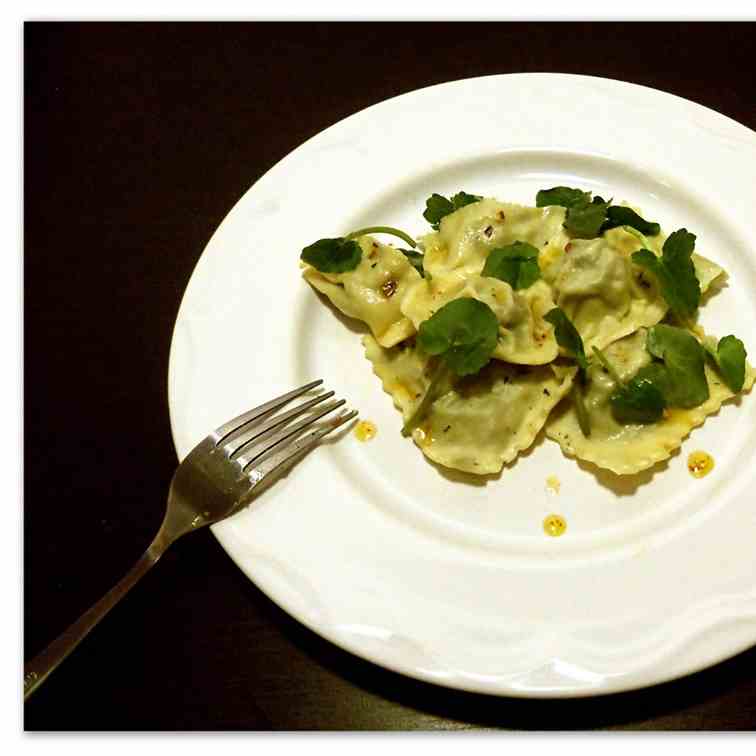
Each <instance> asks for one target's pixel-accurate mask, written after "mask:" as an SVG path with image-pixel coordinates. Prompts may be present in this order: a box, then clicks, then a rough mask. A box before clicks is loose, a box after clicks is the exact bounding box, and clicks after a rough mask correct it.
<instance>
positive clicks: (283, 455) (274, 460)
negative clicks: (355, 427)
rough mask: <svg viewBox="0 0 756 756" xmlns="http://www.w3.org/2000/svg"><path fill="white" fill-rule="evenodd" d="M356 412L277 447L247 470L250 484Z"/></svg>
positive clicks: (344, 415)
mask: <svg viewBox="0 0 756 756" xmlns="http://www.w3.org/2000/svg"><path fill="white" fill-rule="evenodd" d="M358 414H359V413H358V412H357V410H351V412H347V413H346V414H341V415H338V416H337V417H334V418H333V419H331V420H329V421H328V425H327V427H325V428H319V429H317V430H313V431H310V432H309V433H308V434H307V435H305V436H302V437H301V438H298V439H297V440H296V441H293V442H292V443H290V444H286V445H285V446H284V447H283V448H282V449H279V450H278V451H277V452H276V453H275V454H272V455H271V456H269V457H268V458H267V459H264V460H263V461H262V462H261V463H260V464H259V465H255V466H254V467H253V468H252V469H251V470H249V471H248V472H247V475H248V477H249V478H250V480H251V481H252V484H253V485H255V484H257V483H259V482H260V481H261V480H262V479H263V478H266V477H267V476H268V475H270V474H271V473H272V472H273V471H275V470H276V469H278V468H279V467H281V466H282V465H285V464H286V463H287V462H290V461H291V460H292V459H294V457H296V456H297V455H299V454H304V453H305V452H307V451H309V450H310V449H312V447H314V446H315V445H317V443H318V442H319V441H320V440H321V439H322V438H323V437H324V436H327V435H328V434H329V433H331V432H332V431H334V430H336V428H338V427H340V426H342V425H344V423H347V422H349V421H350V420H352V419H353V418H355V417H357V415H358Z"/></svg>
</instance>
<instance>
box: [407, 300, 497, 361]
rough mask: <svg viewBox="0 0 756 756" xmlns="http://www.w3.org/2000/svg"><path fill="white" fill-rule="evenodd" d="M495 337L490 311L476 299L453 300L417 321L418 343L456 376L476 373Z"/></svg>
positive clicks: (495, 321)
mask: <svg viewBox="0 0 756 756" xmlns="http://www.w3.org/2000/svg"><path fill="white" fill-rule="evenodd" d="M498 337H499V321H498V320H497V318H496V315H495V314H494V312H493V310H492V309H491V308H490V307H489V306H488V305H487V304H485V303H483V302H480V301H478V300H477V299H470V298H467V297H465V298H462V299H454V300H452V301H451V302H448V303H447V304H445V305H444V306H443V307H441V308H440V309H439V310H438V311H437V312H436V313H435V314H434V315H432V316H431V317H430V318H428V320H425V321H424V322H422V323H421V324H420V328H419V329H418V334H417V344H418V346H419V347H420V348H421V349H422V350H423V351H424V352H426V353H427V354H431V355H440V356H441V357H442V358H443V360H444V361H445V362H446V364H447V365H448V366H449V367H450V368H451V369H452V371H454V373H456V374H457V375H459V376H462V375H471V374H473V373H477V372H478V371H479V370H480V369H481V368H482V367H483V366H484V365H485V364H486V363H487V362H488V361H489V360H490V359H491V354H492V353H493V351H494V349H495V348H496V342H497V340H498Z"/></svg>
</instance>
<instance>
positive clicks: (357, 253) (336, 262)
mask: <svg viewBox="0 0 756 756" xmlns="http://www.w3.org/2000/svg"><path fill="white" fill-rule="evenodd" d="M300 259H301V260H304V261H305V262H306V263H308V264H309V265H312V267H313V268H317V270H319V271H320V272H321V273H346V272H347V271H349V270H354V269H355V268H356V267H357V266H358V265H359V264H360V260H362V249H361V247H360V245H359V244H357V242H355V241H351V240H347V239H344V238H342V237H338V238H336V239H318V241H316V242H315V243H314V244H310V246H309V247H305V248H304V249H303V250H302V254H301V255H300Z"/></svg>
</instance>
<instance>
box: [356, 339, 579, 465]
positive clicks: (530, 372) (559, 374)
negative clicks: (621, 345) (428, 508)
mask: <svg viewBox="0 0 756 756" xmlns="http://www.w3.org/2000/svg"><path fill="white" fill-rule="evenodd" d="M363 344H364V346H365V355H366V356H367V358H368V359H369V360H370V362H371V363H372V365H373V371H374V372H375V374H376V375H377V376H378V377H379V378H380V379H381V382H382V384H383V388H384V390H385V391H386V392H387V393H389V394H390V395H391V397H392V399H393V400H394V405H395V406H396V407H397V408H398V409H399V410H400V411H401V413H402V416H403V418H404V419H405V420H407V419H408V418H409V417H410V416H411V415H412V412H413V410H414V409H415V407H416V406H417V405H418V403H419V402H420V400H421V398H422V396H423V395H424V393H425V391H426V389H427V388H428V384H429V378H428V374H429V372H430V370H429V360H428V359H427V358H426V357H424V356H423V355H422V354H421V353H420V352H419V351H418V349H417V348H416V347H415V345H414V344H411V343H407V344H404V345H400V346H395V347H393V348H392V349H384V348H382V347H381V346H380V345H379V344H378V343H377V341H376V340H375V339H374V338H373V337H371V336H369V335H365V336H364V337H363ZM575 372H576V368H574V367H564V366H561V365H556V364H551V365H544V366H536V367H526V366H518V365H510V364H507V363H504V362H500V361H498V360H492V361H491V362H489V363H488V365H487V366H486V367H485V368H483V370H481V371H480V372H479V373H478V374H477V375H476V376H472V377H469V378H464V379H459V381H458V382H457V383H456V384H455V386H454V388H453V389H452V390H450V391H448V392H446V393H445V394H443V395H442V396H441V397H440V398H439V399H437V400H436V401H435V402H434V403H433V405H432V407H431V409H430V412H429V413H428V415H427V417H426V418H425V420H424V421H423V423H422V424H421V425H420V427H419V428H417V429H415V431H414V433H413V436H412V438H413V440H414V441H415V443H416V444H417V446H418V447H419V448H420V450H421V451H422V452H423V454H425V456H426V457H428V459H430V460H432V461H433V462H436V463H438V464H440V465H443V466H445V467H450V468H453V469H455V470H462V471H463V472H469V473H475V474H478V475H487V474H494V473H497V472H499V471H500V470H501V468H502V466H503V465H504V464H506V463H508V462H511V461H512V460H514V459H515V457H517V455H518V454H519V453H520V452H521V451H523V450H524V449H527V448H528V447H529V446H530V445H531V444H532V443H533V441H534V440H535V437H536V436H537V435H538V432H539V431H540V430H541V428H542V427H543V425H544V423H545V422H546V418H547V417H548V415H549V413H550V412H551V410H552V408H553V407H554V406H555V405H556V404H557V403H558V402H559V400H560V399H561V398H562V397H563V396H564V394H565V393H566V392H567V391H568V390H569V388H570V386H571V384H572V378H573V376H574V375H575Z"/></svg>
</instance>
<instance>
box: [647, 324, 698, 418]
mask: <svg viewBox="0 0 756 756" xmlns="http://www.w3.org/2000/svg"><path fill="white" fill-rule="evenodd" d="M646 349H648V351H649V352H650V353H651V354H652V355H653V356H654V357H658V358H659V359H661V360H663V362H664V367H665V368H666V370H667V373H668V381H667V383H666V385H664V386H663V387H662V388H663V391H664V398H665V400H666V402H667V404H668V405H669V406H670V407H684V408H689V407H697V406H698V405H699V404H703V402H705V401H706V400H707V399H708V398H709V384H708V383H707V381H706V373H705V371H704V350H703V347H702V346H701V344H700V343H699V342H698V339H696V337H695V336H693V335H692V334H691V333H689V332H688V331H686V330H684V329H682V328H675V327H674V326H670V325H665V324H663V323H660V324H659V325H655V326H654V327H653V328H651V329H649V331H648V336H647V337H646Z"/></svg>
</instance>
